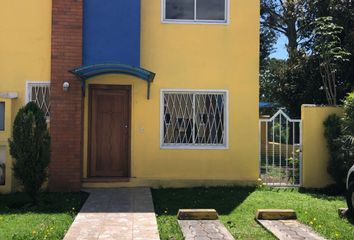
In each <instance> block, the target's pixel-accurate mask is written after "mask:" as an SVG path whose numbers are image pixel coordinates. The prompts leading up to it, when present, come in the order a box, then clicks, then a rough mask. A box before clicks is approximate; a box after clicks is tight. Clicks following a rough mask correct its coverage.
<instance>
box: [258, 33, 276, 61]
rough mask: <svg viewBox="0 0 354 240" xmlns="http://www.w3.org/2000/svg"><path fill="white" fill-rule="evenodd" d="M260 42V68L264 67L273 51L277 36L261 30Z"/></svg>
mask: <svg viewBox="0 0 354 240" xmlns="http://www.w3.org/2000/svg"><path fill="white" fill-rule="evenodd" d="M260 40H261V42H260V63H261V66H264V64H266V62H267V60H268V59H269V55H270V54H271V53H272V52H273V51H274V45H275V43H276V41H277V36H276V34H275V32H274V31H270V30H269V29H266V28H261V35H260Z"/></svg>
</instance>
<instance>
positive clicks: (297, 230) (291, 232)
mask: <svg viewBox="0 0 354 240" xmlns="http://www.w3.org/2000/svg"><path fill="white" fill-rule="evenodd" d="M257 221H258V222H259V223H260V224H261V225H262V226H263V227H265V228H266V229H268V230H269V231H270V232H271V233H273V235H274V236H276V237H277V238H278V239H281V240H301V239H302V240H305V239H306V240H325V238H323V237H321V236H319V235H318V234H317V233H315V232H314V231H313V230H312V229H311V228H309V227H308V226H306V225H304V224H301V223H300V222H298V221H297V220H257Z"/></svg>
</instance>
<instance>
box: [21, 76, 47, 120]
mask: <svg viewBox="0 0 354 240" xmlns="http://www.w3.org/2000/svg"><path fill="white" fill-rule="evenodd" d="M26 102H35V103H36V104H37V105H38V106H39V108H40V109H42V111H43V112H44V114H45V116H46V118H47V119H48V120H49V117H50V116H49V115H50V84H49V82H27V97H26Z"/></svg>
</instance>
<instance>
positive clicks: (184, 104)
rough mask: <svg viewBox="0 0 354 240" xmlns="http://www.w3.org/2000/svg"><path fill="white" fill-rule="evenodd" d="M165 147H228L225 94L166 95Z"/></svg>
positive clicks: (171, 93) (164, 103) (163, 93)
mask: <svg viewBox="0 0 354 240" xmlns="http://www.w3.org/2000/svg"><path fill="white" fill-rule="evenodd" d="M162 98H163V100H162V101H163V117H162V125H163V129H162V131H163V133H162V138H163V139H162V147H179V146H181V147H183V146H187V147H188V146H191V147H193V146H194V147H226V109H227V108H226V92H202V91H187V92H181V91H163V92H162Z"/></svg>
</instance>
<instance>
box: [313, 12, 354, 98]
mask: <svg viewBox="0 0 354 240" xmlns="http://www.w3.org/2000/svg"><path fill="white" fill-rule="evenodd" d="M314 25H315V28H314V37H313V38H314V44H313V52H314V54H316V55H317V56H318V57H319V60H320V63H319V69H320V73H321V77H322V81H323V86H324V91H325V93H326V98H327V101H328V104H329V105H336V104H337V72H338V70H339V69H340V67H341V63H343V62H345V61H348V60H349V56H350V53H349V52H347V51H346V50H345V49H344V48H343V47H342V46H341V39H340V34H341V33H342V31H343V27H340V26H338V25H336V24H335V23H334V22H333V18H332V17H320V18H317V19H316V20H315V24H314Z"/></svg>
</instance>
